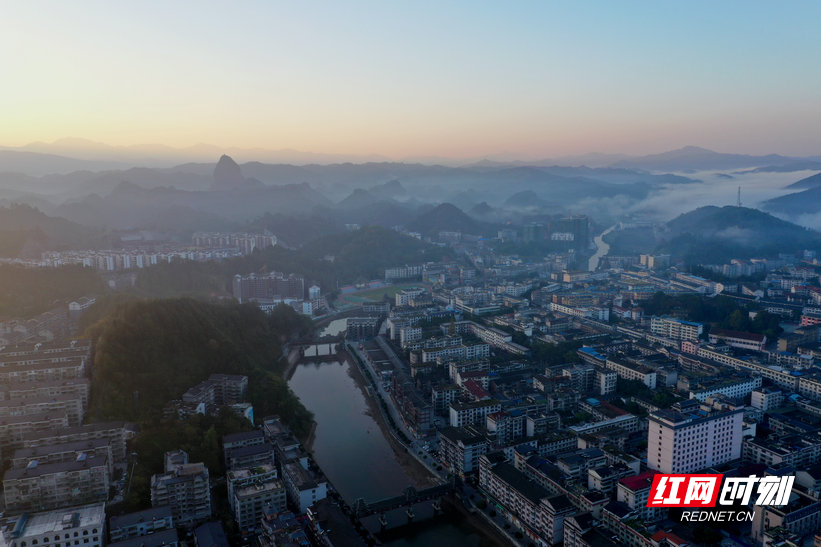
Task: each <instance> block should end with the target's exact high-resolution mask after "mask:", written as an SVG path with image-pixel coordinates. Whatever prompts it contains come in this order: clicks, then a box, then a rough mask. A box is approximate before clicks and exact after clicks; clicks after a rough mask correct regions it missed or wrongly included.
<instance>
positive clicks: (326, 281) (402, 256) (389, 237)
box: [136, 226, 452, 297]
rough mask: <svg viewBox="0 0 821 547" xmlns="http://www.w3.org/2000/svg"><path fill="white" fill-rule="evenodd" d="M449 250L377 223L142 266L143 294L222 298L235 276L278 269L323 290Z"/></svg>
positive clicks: (140, 283) (448, 253) (438, 256)
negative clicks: (242, 251)
mask: <svg viewBox="0 0 821 547" xmlns="http://www.w3.org/2000/svg"><path fill="white" fill-rule="evenodd" d="M451 255H452V253H451V251H450V250H449V249H445V248H442V247H437V246H435V245H430V244H427V243H424V242H422V241H419V240H418V239H414V238H412V237H409V236H406V235H403V234H400V233H398V232H395V231H393V230H388V229H386V228H381V227H378V226H366V227H364V228H362V229H360V230H355V231H352V232H343V233H339V234H333V235H328V236H324V237H320V238H318V239H316V240H314V241H312V242H310V243H309V244H307V245H305V246H304V247H302V248H300V249H296V250H291V249H285V248H283V247H279V246H277V247H269V248H267V249H264V250H261V251H257V252H254V253H253V254H251V255H249V256H244V257H240V258H236V259H233V260H226V261H223V262H179V263H172V264H162V265H157V266H152V267H150V268H146V269H144V270H140V271H139V273H138V274H137V282H136V288H137V290H138V291H139V292H140V294H142V295H144V296H161V297H164V296H178V295H189V296H226V295H228V294H230V283H231V279H232V277H233V276H234V275H235V274H249V273H260V272H266V271H281V272H285V273H295V274H299V275H303V276H305V278H306V282H307V283H317V284H319V285H320V286H321V287H322V289H323V291H325V293H326V294H327V293H328V292H331V291H332V290H333V289H334V288H336V287H337V286H338V285H343V284H346V283H357V282H361V281H368V280H370V279H374V278H381V277H382V276H383V275H384V274H385V268H388V267H390V266H397V265H401V264H413V263H419V262H426V261H438V260H442V258H444V257H447V256H451Z"/></svg>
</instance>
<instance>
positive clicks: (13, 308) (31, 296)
mask: <svg viewBox="0 0 821 547" xmlns="http://www.w3.org/2000/svg"><path fill="white" fill-rule="evenodd" d="M103 290H104V286H103V282H102V280H101V279H100V276H99V275H97V273H96V272H94V270H91V269H89V268H83V267H82V266H63V267H61V268H23V267H21V266H14V265H5V264H4V265H0V319H8V318H11V317H22V318H30V317H33V316H35V315H37V314H39V313H43V312H45V311H48V310H50V309H52V308H54V307H55V306H64V305H67V304H68V302H70V301H71V300H74V299H76V298H78V297H80V296H82V295H87V294H94V293H99V292H102V291H103Z"/></svg>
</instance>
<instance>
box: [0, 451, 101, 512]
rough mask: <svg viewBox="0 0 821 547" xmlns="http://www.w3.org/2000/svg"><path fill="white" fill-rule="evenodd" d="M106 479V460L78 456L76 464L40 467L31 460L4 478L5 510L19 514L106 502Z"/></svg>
mask: <svg viewBox="0 0 821 547" xmlns="http://www.w3.org/2000/svg"><path fill="white" fill-rule="evenodd" d="M108 475H109V464H108V462H107V461H106V458H105V457H97V458H88V457H86V455H85V454H81V455H80V456H78V458H77V459H76V460H75V461H71V462H63V463H47V464H43V465H40V464H38V462H37V461H36V460H34V461H32V462H30V463H29V464H28V465H27V466H26V467H25V468H23V469H9V470H7V471H6V473H5V474H4V475H3V492H4V495H5V500H6V510H7V511H8V512H11V513H20V512H23V511H37V510H51V509H57V508H58V507H62V506H65V505H83V504H88V503H96V502H101V501H106V500H107V499H108V488H109V482H108Z"/></svg>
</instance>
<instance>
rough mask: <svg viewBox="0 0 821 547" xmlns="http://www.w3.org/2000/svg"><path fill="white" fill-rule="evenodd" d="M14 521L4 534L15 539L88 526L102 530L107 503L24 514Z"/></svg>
mask: <svg viewBox="0 0 821 547" xmlns="http://www.w3.org/2000/svg"><path fill="white" fill-rule="evenodd" d="M12 522H13V523H14V527H13V528H12V529H11V530H10V531H9V532H4V533H3V535H4V536H6V537H9V538H15V539H22V538H26V537H31V536H40V535H43V534H50V533H52V532H62V531H64V530H70V529H73V528H81V527H88V526H92V527H93V526H99V527H100V528H99V530H100V531H101V532H102V528H103V526H104V525H105V504H104V503H97V504H94V505H85V506H82V507H72V508H70V509H57V510H55V511H46V512H44V513H34V514H23V515H20V516H19V517H17V518H16V520H14V521H12Z"/></svg>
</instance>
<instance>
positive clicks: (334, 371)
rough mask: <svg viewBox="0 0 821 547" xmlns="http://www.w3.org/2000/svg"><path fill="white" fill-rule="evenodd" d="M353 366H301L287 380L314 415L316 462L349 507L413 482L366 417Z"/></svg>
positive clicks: (393, 491)
mask: <svg viewBox="0 0 821 547" xmlns="http://www.w3.org/2000/svg"><path fill="white" fill-rule="evenodd" d="M323 349H324V348H323ZM323 353H324V352H323ZM349 367H350V365H349V364H348V363H347V362H330V363H322V364H315V363H304V364H300V365H298V366H297V367H296V370H295V371H294V374H293V376H292V377H291V380H290V382H289V385H290V386H291V389H292V390H293V391H294V393H295V394H296V395H297V397H299V399H300V400H301V401H302V404H304V405H305V407H306V408H307V409H308V410H310V411H311V412H313V413H314V421H315V422H316V431H315V433H314V442H313V447H312V451H313V455H314V459H315V460H316V462H317V463H318V464H319V466H320V467H321V468H322V470H323V471H324V472H325V474H326V475H327V476H328V479H329V480H330V481H331V483H333V485H334V486H335V487H336V488H337V490H339V493H340V494H341V495H342V497H343V498H344V499H345V501H347V502H348V503H353V502H354V501H355V500H356V499H357V498H364V499H365V501H376V500H380V499H383V498H389V497H392V496H396V495H399V494H401V493H402V490H404V489H405V488H407V487H408V486H410V485H411V481H410V479H409V478H408V476H407V474H406V473H405V471H404V469H402V467H401V466H400V465H399V463H397V461H396V457H395V454H394V452H393V449H391V447H390V445H389V444H388V441H387V440H385V438H384V437H383V436H382V431H381V430H380V429H379V426H378V425H377V423H376V421H375V420H374V419H373V418H372V417H371V416H370V415H369V414H368V406H367V403H366V401H365V397H364V395H363V394H362V391H361V390H360V388H359V387H358V386H357V385H356V383H355V382H354V379H353V378H352V377H351V375H350V372H349Z"/></svg>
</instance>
